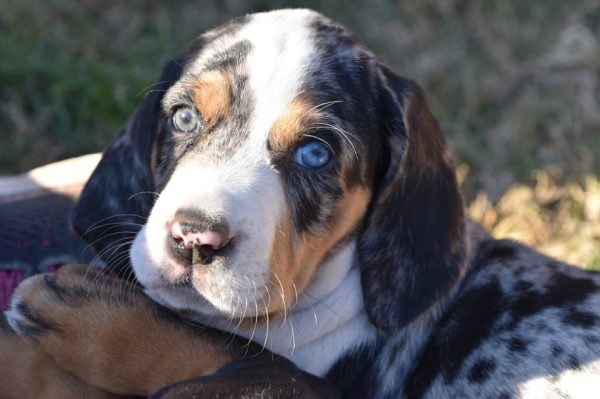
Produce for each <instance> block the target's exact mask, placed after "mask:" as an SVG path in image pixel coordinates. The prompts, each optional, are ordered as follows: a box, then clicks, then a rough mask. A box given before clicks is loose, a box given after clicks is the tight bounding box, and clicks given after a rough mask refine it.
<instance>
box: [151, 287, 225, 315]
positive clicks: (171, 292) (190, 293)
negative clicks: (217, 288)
mask: <svg viewBox="0 0 600 399" xmlns="http://www.w3.org/2000/svg"><path fill="white" fill-rule="evenodd" d="M144 292H145V293H146V295H148V296H149V297H150V298H152V299H153V300H154V301H156V302H157V303H158V304H160V305H162V306H164V307H166V308H168V309H171V310H173V311H175V312H177V313H178V314H181V315H184V316H186V317H190V318H196V319H197V318H200V319H202V318H204V317H211V318H215V317H216V318H230V317H231V316H230V314H229V313H228V312H225V311H222V310H220V309H218V308H217V307H215V306H214V305H213V304H212V303H210V302H209V301H208V300H207V299H206V298H204V297H203V296H202V295H201V294H200V293H198V291H196V290H195V289H193V288H182V287H169V286H163V287H148V288H145V289H144Z"/></svg>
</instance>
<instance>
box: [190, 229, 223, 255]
mask: <svg viewBox="0 0 600 399" xmlns="http://www.w3.org/2000/svg"><path fill="white" fill-rule="evenodd" d="M192 236H194V242H196V243H197V244H199V245H205V246H210V247H211V249H213V250H216V249H219V248H221V244H222V243H223V242H222V241H223V240H222V238H221V234H219V233H217V232H216V231H203V232H202V233H194V234H192Z"/></svg>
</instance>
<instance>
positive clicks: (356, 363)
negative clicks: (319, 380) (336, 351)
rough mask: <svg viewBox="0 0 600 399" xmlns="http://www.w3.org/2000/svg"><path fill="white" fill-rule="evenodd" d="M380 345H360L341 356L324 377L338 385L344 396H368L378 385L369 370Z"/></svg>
mask: <svg viewBox="0 0 600 399" xmlns="http://www.w3.org/2000/svg"><path fill="white" fill-rule="evenodd" d="M380 349H381V345H379V344H376V345H373V346H367V345H365V346H362V347H360V348H356V349H355V350H353V351H352V353H350V354H348V355H346V356H343V357H342V358H340V359H338V361H337V362H336V363H335V364H334V365H333V367H332V368H331V369H330V370H329V372H328V373H327V376H326V379H327V380H328V381H331V382H332V383H334V384H335V385H336V386H338V387H340V389H341V391H342V396H343V397H344V398H368V397H372V395H371V394H369V393H370V392H372V391H373V389H376V388H378V387H376V386H374V384H376V381H374V380H373V377H372V375H371V373H370V372H369V370H371V369H372V367H373V363H374V362H375V357H376V354H377V353H378V352H379V351H380Z"/></svg>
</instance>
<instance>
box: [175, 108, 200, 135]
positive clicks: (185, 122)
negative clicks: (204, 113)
mask: <svg viewBox="0 0 600 399" xmlns="http://www.w3.org/2000/svg"><path fill="white" fill-rule="evenodd" d="M172 121H173V126H174V127H175V129H177V130H179V131H180V132H185V133H192V132H195V131H196V129H197V128H198V125H199V124H200V121H199V120H198V115H197V114H196V112H195V111H194V110H193V109H191V108H190V107H183V108H179V109H178V110H177V111H176V112H175V115H173V119H172Z"/></svg>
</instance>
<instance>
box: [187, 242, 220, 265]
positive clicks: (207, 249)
mask: <svg viewBox="0 0 600 399" xmlns="http://www.w3.org/2000/svg"><path fill="white" fill-rule="evenodd" d="M215 252H217V250H216V249H215V248H214V247H213V246H212V245H194V250H193V255H192V262H193V263H200V264H203V265H207V264H209V263H211V262H212V260H213V256H214V254H215Z"/></svg>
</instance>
